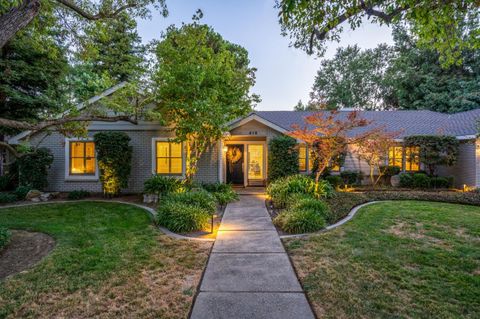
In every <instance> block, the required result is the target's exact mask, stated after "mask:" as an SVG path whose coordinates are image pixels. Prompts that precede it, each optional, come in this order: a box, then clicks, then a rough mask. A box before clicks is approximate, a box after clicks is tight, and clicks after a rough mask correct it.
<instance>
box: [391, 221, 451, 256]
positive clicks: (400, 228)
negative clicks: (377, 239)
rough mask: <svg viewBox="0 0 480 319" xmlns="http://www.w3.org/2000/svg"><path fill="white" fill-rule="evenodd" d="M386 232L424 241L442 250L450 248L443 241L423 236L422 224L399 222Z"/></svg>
mask: <svg viewBox="0 0 480 319" xmlns="http://www.w3.org/2000/svg"><path fill="white" fill-rule="evenodd" d="M387 232H389V233H391V234H393V235H395V236H397V237H401V238H409V239H413V240H424V241H426V242H428V243H430V244H432V245H434V246H438V247H442V248H444V249H450V248H451V247H450V245H448V244H447V243H446V242H445V241H443V240H441V239H439V238H436V237H432V236H429V235H427V234H425V229H424V225H423V224H422V223H415V224H411V223H407V222H401V221H399V222H397V223H395V225H393V226H391V227H390V228H389V230H388V231H387Z"/></svg>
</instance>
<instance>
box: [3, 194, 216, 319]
mask: <svg viewBox="0 0 480 319" xmlns="http://www.w3.org/2000/svg"><path fill="white" fill-rule="evenodd" d="M0 225H5V226H7V227H8V228H11V229H24V230H31V231H38V232H44V233H47V234H50V235H51V236H53V237H54V238H55V240H56V242H57V246H56V248H55V249H54V250H53V252H52V253H51V255H49V256H48V257H46V258H45V259H44V260H43V261H42V262H41V263H40V264H38V265H37V266H36V267H34V268H33V269H31V270H30V271H28V272H27V273H22V274H17V275H15V276H13V277H9V278H8V279H7V280H6V281H3V282H0V318H3V317H92V316H99V317H107V318H110V317H111V318H116V317H155V318H159V317H160V318H185V317H186V316H187V314H188V311H189V308H190V305H191V302H192V297H193V294H194V292H195V289H196V285H197V284H198V281H199V279H200V276H201V272H202V269H203V266H204V264H205V262H206V259H207V255H208V251H209V248H210V244H199V243H195V242H191V241H181V240H173V239H170V238H169V237H167V236H165V235H162V234H161V233H159V231H157V230H156V229H155V227H154V226H153V225H152V222H151V220H150V217H149V215H148V214H147V213H146V212H145V211H144V210H142V209H140V208H137V207H132V206H129V205H123V204H116V203H98V202H96V203H95V202H77V203H68V204H50V205H40V206H35V207H18V208H11V209H1V210H0Z"/></svg>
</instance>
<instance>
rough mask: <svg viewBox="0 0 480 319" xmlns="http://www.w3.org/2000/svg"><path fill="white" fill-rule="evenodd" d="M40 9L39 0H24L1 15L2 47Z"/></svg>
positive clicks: (0, 34)
mask: <svg viewBox="0 0 480 319" xmlns="http://www.w3.org/2000/svg"><path fill="white" fill-rule="evenodd" d="M39 10H40V1H39V0H24V1H23V2H22V4H21V5H19V6H18V7H13V8H12V9H10V10H9V11H8V12H6V13H4V14H2V15H1V16H0V49H1V48H3V47H4V46H5V44H6V43H7V42H8V41H9V40H10V39H11V38H12V37H13V36H14V35H15V34H16V33H17V32H18V31H19V30H21V29H23V28H24V27H25V26H26V25H28V24H29V23H30V21H32V19H33V18H35V17H36V16H37V14H38V12H39Z"/></svg>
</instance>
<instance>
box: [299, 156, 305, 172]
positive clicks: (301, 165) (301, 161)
mask: <svg viewBox="0 0 480 319" xmlns="http://www.w3.org/2000/svg"><path fill="white" fill-rule="evenodd" d="M298 169H299V170H300V171H306V170H307V161H306V160H305V159H304V158H299V159H298Z"/></svg>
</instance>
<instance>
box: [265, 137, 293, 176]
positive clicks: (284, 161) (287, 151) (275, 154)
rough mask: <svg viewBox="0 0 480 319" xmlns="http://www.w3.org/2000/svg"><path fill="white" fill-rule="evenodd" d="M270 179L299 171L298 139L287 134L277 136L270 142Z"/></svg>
mask: <svg viewBox="0 0 480 319" xmlns="http://www.w3.org/2000/svg"><path fill="white" fill-rule="evenodd" d="M268 150H269V153H268V180H269V181H270V182H273V181H275V180H277V179H279V178H282V177H286V176H290V175H294V174H297V173H298V149H297V141H296V140H295V139H294V138H292V137H290V136H285V135H280V136H277V137H275V138H273V139H271V140H270V142H269V143H268Z"/></svg>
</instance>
